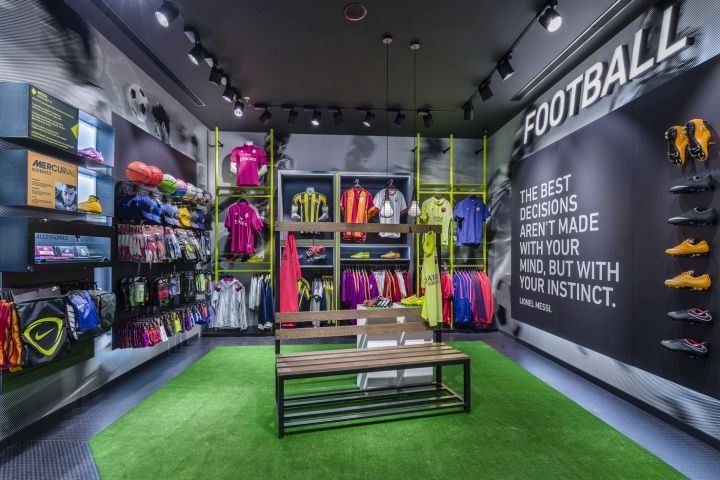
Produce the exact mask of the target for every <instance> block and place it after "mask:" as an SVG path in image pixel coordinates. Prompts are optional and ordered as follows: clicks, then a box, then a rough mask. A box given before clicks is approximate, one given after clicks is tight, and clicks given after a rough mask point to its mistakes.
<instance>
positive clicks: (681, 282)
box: [665, 270, 712, 290]
mask: <svg viewBox="0 0 720 480" xmlns="http://www.w3.org/2000/svg"><path fill="white" fill-rule="evenodd" d="M711 283H712V282H711V281H710V275H708V274H707V273H705V274H703V275H699V276H697V277H696V276H695V272H694V271H692V270H688V271H687V272H684V273H681V274H680V275H678V276H677V277H674V278H669V279H667V280H665V286H667V287H670V288H692V289H693V290H707V289H708V288H710V284H711Z"/></svg>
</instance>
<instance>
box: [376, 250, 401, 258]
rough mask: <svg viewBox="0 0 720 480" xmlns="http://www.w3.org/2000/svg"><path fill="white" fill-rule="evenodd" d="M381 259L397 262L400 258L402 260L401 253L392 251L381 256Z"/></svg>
mask: <svg viewBox="0 0 720 480" xmlns="http://www.w3.org/2000/svg"><path fill="white" fill-rule="evenodd" d="M380 258H384V259H386V260H397V259H398V258H400V253H399V252H395V251H390V252H387V253H383V254H382V255H380Z"/></svg>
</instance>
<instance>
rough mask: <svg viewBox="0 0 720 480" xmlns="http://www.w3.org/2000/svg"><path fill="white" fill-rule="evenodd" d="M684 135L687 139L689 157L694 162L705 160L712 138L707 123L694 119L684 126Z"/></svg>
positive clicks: (708, 154)
mask: <svg viewBox="0 0 720 480" xmlns="http://www.w3.org/2000/svg"><path fill="white" fill-rule="evenodd" d="M685 134H686V135H687V137H688V153H689V154H690V156H691V157H692V158H694V159H695V160H700V161H705V160H707V159H708V157H709V156H710V153H709V150H708V149H709V146H710V139H711V137H712V133H711V132H710V128H708V123H707V122H706V121H705V120H702V119H700V118H694V119H692V120H690V121H689V122H688V123H686V124H685Z"/></svg>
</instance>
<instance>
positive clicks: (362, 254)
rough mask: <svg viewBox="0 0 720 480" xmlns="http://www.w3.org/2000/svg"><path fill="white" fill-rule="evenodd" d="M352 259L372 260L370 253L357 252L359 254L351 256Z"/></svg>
mask: <svg viewBox="0 0 720 480" xmlns="http://www.w3.org/2000/svg"><path fill="white" fill-rule="evenodd" d="M350 258H355V259H366V258H370V252H357V253H353V254H352V255H350Z"/></svg>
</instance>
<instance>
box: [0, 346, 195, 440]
mask: <svg viewBox="0 0 720 480" xmlns="http://www.w3.org/2000/svg"><path fill="white" fill-rule="evenodd" d="M193 340H194V341H198V340H200V334H199V333H198V334H197V335H194V336H192V337H190V338H188V339H186V340H185V341H183V342H182V343H180V344H178V345H175V346H174V347H172V348H170V349H169V350H168V351H167V352H163V353H167V354H171V353H174V352H175V351H177V350H178V349H179V348H180V347H184V346H187V345H188V344H189V343H190V342H191V341H193ZM163 353H161V354H159V355H155V356H154V357H153V358H151V359H149V360H147V361H145V362H143V363H141V364H140V365H137V366H136V367H133V368H131V369H130V370H128V371H127V372H125V373H123V374H121V375H118V376H117V377H116V378H113V379H112V380H110V381H109V382H107V383H105V384H103V385H100V386H99V387H97V388H96V389H95V390H92V391H90V392H88V393H86V394H85V395H83V396H82V397H80V398H77V399H75V400H73V401H72V402H70V403H68V404H67V405H63V406H62V407H60V408H58V409H56V410H53V411H51V412H48V413H47V414H46V415H45V416H44V417H42V418H40V419H38V420H37V421H35V422H33V423H31V424H30V425H27V426H25V427H23V428H22V429H20V430H18V431H17V432H15V433H13V434H11V435H9V436H7V437H5V438H4V439H2V440H0V450H2V449H4V448H6V447H8V446H10V445H12V444H14V443H17V442H23V441H29V440H32V439H33V438H35V437H37V436H38V435H40V434H41V433H42V432H44V431H47V430H48V429H50V428H51V427H53V426H54V425H57V424H58V423H59V422H60V421H62V420H63V416H64V415H63V414H65V413H67V412H69V411H70V410H72V409H73V408H76V407H79V406H80V405H82V404H83V403H84V402H86V401H88V400H90V399H91V398H93V397H94V396H96V395H98V394H100V393H102V392H103V391H105V390H106V389H108V388H110V387H111V386H114V385H116V384H117V383H119V382H121V381H123V380H124V379H125V378H127V377H128V376H129V375H131V374H133V373H135V372H137V371H138V370H140V369H142V368H145V367H147V366H148V365H150V364H152V363H153V362H156V361H158V360H159V359H160V358H162V357H163Z"/></svg>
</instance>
